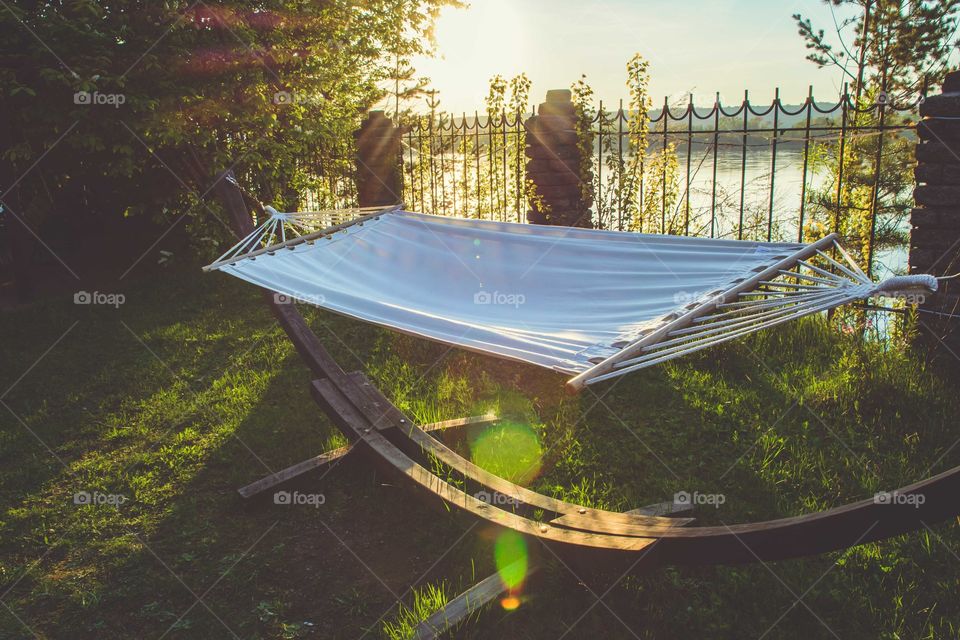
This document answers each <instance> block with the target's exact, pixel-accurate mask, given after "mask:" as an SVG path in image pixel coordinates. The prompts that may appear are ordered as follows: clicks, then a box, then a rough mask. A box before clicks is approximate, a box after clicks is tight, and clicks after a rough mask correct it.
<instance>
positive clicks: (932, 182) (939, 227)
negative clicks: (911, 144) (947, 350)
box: [910, 71, 960, 346]
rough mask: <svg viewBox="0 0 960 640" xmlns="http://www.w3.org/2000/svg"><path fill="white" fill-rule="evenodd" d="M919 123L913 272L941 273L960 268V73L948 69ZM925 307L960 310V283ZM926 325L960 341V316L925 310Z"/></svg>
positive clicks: (912, 220) (942, 285) (922, 110)
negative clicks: (949, 317) (956, 318)
mask: <svg viewBox="0 0 960 640" xmlns="http://www.w3.org/2000/svg"><path fill="white" fill-rule="evenodd" d="M920 116H921V120H920V122H919V124H918V125H917V134H918V135H919V137H920V143H919V144H918V145H917V168H916V172H915V175H916V180H917V188H916V190H915V191H914V199H915V200H916V203H917V206H916V208H915V209H913V212H912V214H911V216H910V223H911V225H912V227H913V229H912V231H911V233H910V272H911V273H931V274H934V275H937V276H942V275H950V274H953V273H956V272H957V271H960V72H957V71H955V72H953V73H949V74H947V78H946V80H945V81H944V83H943V93H942V94H941V95H935V96H929V97H927V99H926V100H925V101H924V102H923V104H921V105H920ZM923 307H924V308H926V309H930V310H933V311H939V312H944V313H958V312H960V282H956V281H949V282H941V283H940V291H939V292H938V293H937V295H936V296H933V297H932V298H930V299H929V300H927V301H926V302H925V303H924V305H923ZM920 319H921V320H922V321H923V322H924V324H925V325H926V326H927V327H928V328H929V329H930V330H932V331H934V332H935V333H936V334H937V335H939V336H940V337H944V336H946V335H947V334H951V335H950V343H951V344H958V346H960V332H957V331H955V330H954V331H952V332H951V331H950V329H951V328H954V329H955V327H956V322H955V321H950V320H943V319H937V316H934V315H931V314H921V318H920Z"/></svg>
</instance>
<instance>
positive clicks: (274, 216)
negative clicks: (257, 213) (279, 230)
mask: <svg viewBox="0 0 960 640" xmlns="http://www.w3.org/2000/svg"><path fill="white" fill-rule="evenodd" d="M263 210H264V211H266V212H267V213H268V214H269V215H270V219H271V220H280V221H281V222H286V221H287V220H289V219H290V218H289V216H287V214H285V213H280V212H279V211H277V210H276V209H274V208H273V207H271V206H270V205H266V206H265V207H263Z"/></svg>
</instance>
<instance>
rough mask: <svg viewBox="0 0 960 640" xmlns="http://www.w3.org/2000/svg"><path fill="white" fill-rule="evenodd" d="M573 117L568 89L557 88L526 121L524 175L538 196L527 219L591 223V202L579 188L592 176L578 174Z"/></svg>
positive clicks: (580, 224)
mask: <svg viewBox="0 0 960 640" xmlns="http://www.w3.org/2000/svg"><path fill="white" fill-rule="evenodd" d="M576 120H577V115H576V109H575V108H574V106H573V102H572V101H571V94H570V91H568V90H556V91H548V92H547V101H546V102H544V103H543V104H541V105H540V109H539V110H538V115H535V116H532V117H530V118H529V119H528V120H527V121H526V123H525V126H526V129H527V134H528V135H527V150H526V153H527V158H528V161H527V178H528V179H529V180H532V181H533V184H534V186H535V188H536V196H537V197H536V198H533V202H531V210H530V211H528V212H527V220H528V221H529V222H531V223H533V224H550V225H559V226H567V227H587V228H589V227H592V226H593V222H592V219H591V217H592V212H591V211H590V206H591V205H592V204H593V203H592V202H591V201H590V200H587V199H585V198H584V197H583V193H582V189H581V186H582V185H583V183H584V181H587V183H588V184H589V181H590V179H591V176H590V175H585V176H582V175H581V169H580V163H581V159H582V154H581V152H580V147H579V145H578V144H577V129H576ZM538 200H539V202H538ZM541 203H542V204H541Z"/></svg>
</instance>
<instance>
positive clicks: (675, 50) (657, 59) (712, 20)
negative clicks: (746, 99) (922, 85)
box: [414, 0, 849, 113]
mask: <svg viewBox="0 0 960 640" xmlns="http://www.w3.org/2000/svg"><path fill="white" fill-rule="evenodd" d="M837 11H838V13H837V16H836V17H837V20H842V19H843V18H844V17H846V16H847V15H849V13H841V12H840V11H841V10H839V9H838V10H837ZM844 11H846V12H848V11H849V9H844ZM798 12H799V13H801V14H803V15H804V16H805V17H809V18H811V19H812V20H813V24H814V26H815V27H816V28H821V29H825V30H827V31H828V32H830V31H831V30H832V29H833V24H834V18H833V16H832V15H831V11H830V7H829V6H828V5H827V4H826V3H824V2H823V0H473V2H472V3H471V5H470V7H469V8H467V9H451V8H445V9H444V10H443V11H442V13H441V16H440V18H439V20H438V22H437V26H436V39H437V51H436V53H435V54H434V55H433V56H430V57H427V56H424V57H419V58H417V59H416V60H414V66H415V67H416V68H417V70H418V71H419V74H420V75H423V76H427V77H429V78H430V79H431V85H432V86H433V88H434V89H436V90H438V91H439V97H440V100H441V104H442V108H443V110H445V111H452V112H455V113H459V112H461V111H468V112H472V111H473V110H475V109H481V110H482V108H483V99H484V97H485V96H486V93H487V87H488V81H489V79H490V78H491V77H492V76H494V75H496V74H498V73H499V74H501V75H503V76H505V77H508V78H509V77H511V76H514V75H517V74H519V73H521V72H526V74H527V76H528V77H529V78H530V79H531V80H532V82H533V86H532V89H531V102H532V103H539V102H542V101H543V99H544V95H545V93H546V91H547V89H562V88H569V86H570V85H571V84H572V83H573V82H575V81H576V80H577V79H578V78H579V77H580V75H581V74H586V76H587V82H588V83H589V84H590V85H591V86H592V87H593V89H594V91H595V92H596V95H597V97H598V98H600V99H603V100H604V102H605V104H615V103H616V102H617V101H618V100H619V99H621V98H623V99H626V98H627V90H626V86H625V84H624V83H625V81H626V63H627V61H628V60H629V59H630V57H631V56H632V55H633V54H634V53H635V52H639V53H641V54H642V55H643V56H645V57H646V58H647V60H649V61H650V73H651V87H650V95H651V96H652V97H653V98H654V103H655V104H657V103H662V101H663V97H664V96H669V97H670V101H671V104H674V103H675V102H674V101H675V100H678V99H679V100H683V98H684V96H686V95H687V94H690V93H693V94H694V95H695V102H697V104H708V103H709V104H713V100H714V96H715V94H716V92H717V91H719V92H720V95H721V100H722V102H723V103H724V104H732V103H736V104H739V103H740V102H741V101H742V100H743V92H744V89H749V90H750V96H751V100H754V99H756V100H757V102H758V103H762V102H769V101H770V100H772V98H773V94H774V89H775V87H780V90H781V97H782V99H783V100H784V101H785V102H787V103H799V102H801V101H802V100H803V99H804V98H805V97H806V95H807V90H808V87H809V86H810V85H813V87H814V95H815V96H816V97H817V98H818V99H822V100H831V99H834V100H835V99H836V96H837V95H838V93H839V92H840V90H841V88H842V79H841V76H840V73H839V72H838V71H836V70H829V71H828V70H820V69H818V68H817V66H816V65H815V64H813V63H812V62H809V61H808V60H806V55H807V50H806V49H805V47H804V43H803V40H802V39H801V37H800V36H799V35H798V34H797V28H796V26H795V23H794V21H793V19H792V18H791V16H792V14H794V13H798ZM414 106H415V107H417V108H416V109H415V110H417V111H421V110H424V109H425V107H423V106H418V105H414Z"/></svg>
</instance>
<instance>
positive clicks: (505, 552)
mask: <svg viewBox="0 0 960 640" xmlns="http://www.w3.org/2000/svg"><path fill="white" fill-rule="evenodd" d="M493 559H494V562H496V565H497V573H498V574H500V579H501V580H502V581H503V584H504V586H506V587H507V589H508V590H509V597H508V598H507V599H509V598H515V597H516V594H517V593H518V592H519V590H520V588H521V587H522V586H523V581H524V580H525V579H526V577H527V565H528V559H527V541H526V540H524V539H523V536H522V535H520V534H519V533H517V532H516V531H513V530H512V529H506V530H504V531H503V532H502V533H500V535H499V536H497V539H496V541H495V542H494V543H493Z"/></svg>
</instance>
